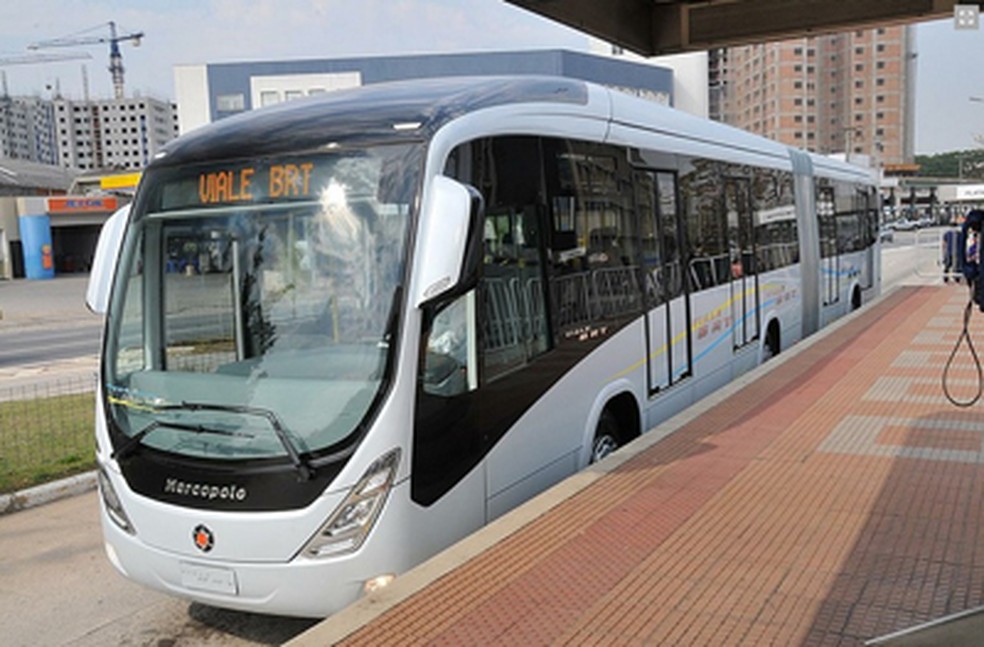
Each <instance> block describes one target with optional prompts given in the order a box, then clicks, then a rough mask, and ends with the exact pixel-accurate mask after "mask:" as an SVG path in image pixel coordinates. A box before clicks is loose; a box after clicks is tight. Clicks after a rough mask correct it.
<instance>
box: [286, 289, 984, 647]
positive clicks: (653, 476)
mask: <svg viewBox="0 0 984 647" xmlns="http://www.w3.org/2000/svg"><path fill="white" fill-rule="evenodd" d="M966 299H967V292H966V290H965V289H963V288H959V287H953V286H943V287H923V288H903V289H901V290H898V291H896V292H894V293H892V294H891V295H889V296H888V297H886V298H884V299H882V300H881V301H879V302H878V303H876V304H873V305H872V306H870V307H867V308H866V309H864V310H863V311H862V312H861V313H859V314H858V315H857V316H855V317H853V318H851V319H850V320H848V321H846V322H844V323H843V324H842V325H839V326H838V327H837V328H836V329H835V330H833V331H829V330H828V331H824V332H823V333H821V335H818V336H817V337H819V339H818V340H817V341H812V342H810V343H804V344H802V345H801V348H799V349H798V350H796V351H795V352H790V353H786V354H783V355H782V356H780V357H779V358H778V359H777V360H775V363H774V364H773V365H771V366H770V367H768V369H769V370H761V369H760V370H759V371H756V373H755V379H754V380H753V381H747V383H746V384H739V385H735V386H733V387H731V388H729V391H730V393H731V395H730V396H729V397H727V398H726V399H722V398H717V400H718V402H717V403H712V404H707V405H705V406H704V407H703V409H702V411H701V412H700V413H699V414H694V413H693V412H691V413H689V414H687V413H685V414H683V415H682V416H678V418H677V419H674V420H673V421H670V422H669V423H668V425H667V426H668V428H671V429H670V431H673V433H672V434H670V435H668V436H665V437H663V438H662V439H659V437H660V434H661V432H660V428H657V429H656V430H655V431H654V432H653V433H651V434H647V435H646V436H644V437H643V438H642V439H640V440H639V441H637V442H636V443H633V445H630V446H629V447H627V448H625V450H623V451H621V452H619V453H617V454H616V455H615V456H613V457H612V458H613V459H615V460H614V461H611V462H608V461H605V462H603V463H602V464H601V466H600V469H598V470H589V472H587V473H582V474H579V475H577V476H575V477H574V478H573V479H571V480H570V482H567V483H565V484H561V485H560V486H558V488H556V489H555V490H554V491H552V492H548V493H547V494H546V495H545V496H544V497H541V498H540V499H537V500H535V501H533V502H531V504H528V505H527V506H523V507H521V508H520V509H518V510H517V511H515V513H513V514H510V515H507V516H506V517H504V518H503V519H501V520H499V521H498V522H496V524H493V525H492V526H490V527H489V528H488V529H486V530H485V531H482V532H481V533H478V535H483V533H488V534H487V536H486V537H485V538H484V539H483V538H482V537H477V538H476V539H470V540H466V541H465V542H463V544H462V545H461V546H459V547H455V548H452V549H451V551H449V553H447V554H443V555H441V556H438V557H437V558H435V559H434V560H432V561H431V562H428V563H427V564H425V565H423V566H422V567H421V568H419V569H416V570H415V571H413V572H411V573H410V574H407V575H406V576H404V577H401V578H398V579H397V581H396V583H394V585H393V586H392V587H391V588H389V589H387V590H384V591H383V592H382V593H380V594H376V595H374V596H370V597H368V598H366V599H364V600H362V601H360V602H359V603H357V604H356V605H353V606H352V607H350V608H349V609H347V610H346V611H344V612H342V613H341V614H338V615H337V616H335V617H333V618H330V619H329V620H328V621H326V622H325V623H322V624H321V625H318V626H316V627H315V628H313V629H312V630H311V631H309V632H308V633H306V634H303V635H302V636H300V637H299V638H298V639H297V641H296V642H297V643H298V644H311V645H314V644H319V645H322V644H329V643H333V642H341V643H342V644H346V645H389V644H394V645H396V644H399V645H407V644H432V645H543V644H576V645H589V644H633V645H635V644H639V645H664V644H665V645H756V646H757V645H858V644H861V643H862V642H863V641H864V640H867V639H869V638H872V637H875V636H878V635H881V634H885V633H888V632H892V631H896V630H899V629H902V628H905V627H908V626H911V625H913V624H916V623H921V622H925V621H928V620H931V619H934V618H938V617H941V616H944V615H947V614H952V613H956V612H960V611H963V610H965V609H969V608H973V607H977V606H981V605H984V534H982V522H984V446H982V445H984V443H982V440H984V415H982V411H984V409H982V407H984V403H978V404H976V405H974V406H971V407H968V408H958V407H955V406H953V405H952V404H950V403H949V402H948V401H947V400H946V399H945V398H944V395H943V391H942V388H941V376H942V374H943V371H944V366H945V364H946V361H947V358H948V357H949V354H950V351H951V350H952V348H953V346H954V344H955V343H956V341H957V338H958V335H959V332H960V327H961V323H962V315H963V308H964V305H965V303H966ZM972 336H973V337H974V338H976V339H979V340H984V314H981V313H979V312H977V311H975V312H974V315H973V318H972ZM982 346H984V343H982ZM966 350H967V349H966V346H964V347H963V348H962V349H961V353H960V354H959V356H958V359H957V360H956V363H955V364H954V366H953V367H952V368H951V370H950V372H949V384H950V385H951V391H952V392H953V394H954V395H955V396H957V398H958V399H964V400H966V399H969V398H970V397H972V396H973V394H974V392H975V391H976V385H977V382H976V379H977V372H976V370H975V369H974V368H973V366H972V364H971V362H970V356H969V354H968V353H967V352H966ZM681 421H682V422H681ZM664 433H665V431H664ZM469 542H471V543H470V544H469ZM476 542H477V543H476ZM469 545H471V546H478V548H472V549H469V548H468V546H469ZM466 557H468V559H465V558H466Z"/></svg>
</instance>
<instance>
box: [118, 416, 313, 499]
mask: <svg viewBox="0 0 984 647" xmlns="http://www.w3.org/2000/svg"><path fill="white" fill-rule="evenodd" d="M154 411H155V412H158V411H221V412H225V413H238V414H242V415H246V416H258V417H260V418H264V419H266V421H267V422H269V423H270V426H271V427H273V432H274V434H276V436H277V439H278V440H279V441H280V444H281V445H282V446H283V448H284V450H285V451H286V452H287V456H289V457H290V462H291V463H292V464H293V465H294V467H295V468H296V469H297V472H298V474H300V476H301V478H302V479H303V480H305V481H307V480H310V479H311V477H312V476H314V468H313V467H312V466H311V464H310V463H308V462H307V461H306V460H304V458H302V457H301V454H300V452H298V451H297V446H296V445H295V444H294V442H293V441H292V440H291V439H290V436H289V435H288V434H287V429H286V428H285V427H284V425H283V423H281V422H280V419H279V418H278V417H277V414H275V413H274V412H272V411H270V410H268V409H261V408H259V407H247V406H242V405H227V404H206V403H201V402H181V403H180V404H165V405H160V406H156V407H154ZM158 427H168V428H171V429H180V430H184V431H190V432H193V433H207V434H215V435H219V436H244V437H247V438H252V436H250V435H249V434H243V433H241V432H236V431H226V430H222V429H212V428H209V427H204V426H202V425H191V424H184V423H177V422H167V421H164V422H162V421H159V420H155V421H154V422H152V423H150V424H149V425H147V426H146V427H144V428H143V429H141V430H140V431H138V432H137V433H136V434H134V435H133V436H131V437H130V438H129V439H128V440H127V441H126V442H125V443H123V445H122V446H120V448H119V449H117V450H116V451H115V452H113V455H112V457H113V458H118V457H120V456H125V455H126V454H128V453H129V452H131V451H133V449H134V448H135V447H136V446H137V445H139V444H140V440H141V439H142V438H143V437H144V436H146V435H147V434H149V433H150V432H152V431H153V430H154V429H157V428H158Z"/></svg>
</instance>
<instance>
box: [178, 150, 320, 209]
mask: <svg viewBox="0 0 984 647" xmlns="http://www.w3.org/2000/svg"><path fill="white" fill-rule="evenodd" d="M336 164H337V158H334V159H333V158H332V157H331V156H313V157H309V158H288V159H279V160H278V159H272V160H257V161H256V162H253V163H247V164H243V163H236V162H230V163H225V164H222V163H219V164H214V165H208V166H201V167H197V168H194V170H192V169H182V170H181V171H179V173H180V175H179V177H176V178H174V179H168V180H166V181H165V182H164V184H163V187H162V192H161V194H160V195H161V205H160V206H161V208H162V209H164V210H174V209H188V208H194V207H214V206H220V205H234V204H244V203H261V202H279V201H295V200H300V201H305V200H311V199H317V198H318V197H319V195H320V193H321V191H322V189H323V188H324V187H325V186H326V185H327V183H328V180H329V178H331V177H332V175H333V174H334V173H336V172H338V170H339V169H337V168H336ZM172 177H173V176H172Z"/></svg>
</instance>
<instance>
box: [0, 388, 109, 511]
mask: <svg viewBox="0 0 984 647" xmlns="http://www.w3.org/2000/svg"><path fill="white" fill-rule="evenodd" d="M95 386H96V380H95V377H94V376H93V375H91V374H88V375H73V376H60V377H56V378H51V379H46V380H44V381H38V382H33V383H27V384H19V385H15V386H3V385H0V493H7V492H12V491H15V490H19V489H21V488H25V487H30V486H32V485H38V484H41V483H45V482H48V481H52V480H55V479H58V478H62V477H65V476H69V475H71V474H77V473H79V472H82V471H85V470H88V469H92V467H93V466H94V465H95V458H94V442H95V441H94V435H93V420H94V412H93V407H94V391H95Z"/></svg>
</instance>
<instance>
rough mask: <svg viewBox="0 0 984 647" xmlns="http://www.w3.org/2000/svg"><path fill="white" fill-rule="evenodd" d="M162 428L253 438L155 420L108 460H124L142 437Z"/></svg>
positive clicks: (208, 428) (130, 438)
mask: <svg viewBox="0 0 984 647" xmlns="http://www.w3.org/2000/svg"><path fill="white" fill-rule="evenodd" d="M162 427H166V428H168V429H178V430H179V431H187V432H190V433H193V434H212V435H215V436H240V437H244V438H252V437H253V436H252V435H251V434H244V433H242V432H239V431H227V430H225V429H212V428H211V427H206V426H204V425H189V424H185V423H183V422H169V421H167V420H155V421H154V422H152V423H150V424H149V425H147V426H146V427H144V428H143V429H141V430H140V431H138V432H137V433H135V434H134V435H132V436H130V437H129V438H127V439H126V442H124V443H123V444H122V445H120V446H119V448H118V449H117V450H116V451H115V452H113V453H112V455H110V458H113V459H117V458H124V457H125V456H126V455H127V454H129V453H130V452H132V451H133V450H134V449H135V448H136V446H137V445H139V444H140V441H141V440H143V437H144V436H146V435H147V434H149V433H150V432H152V431H154V430H155V429H160V428H162Z"/></svg>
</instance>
